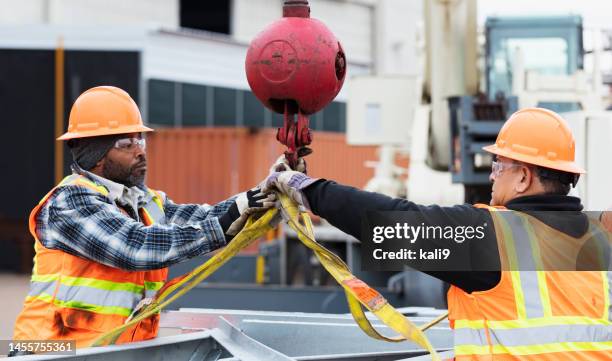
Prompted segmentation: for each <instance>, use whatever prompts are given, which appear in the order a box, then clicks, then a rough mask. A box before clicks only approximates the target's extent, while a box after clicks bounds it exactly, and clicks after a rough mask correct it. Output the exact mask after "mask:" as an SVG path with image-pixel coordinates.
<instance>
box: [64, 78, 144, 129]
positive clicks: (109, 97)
mask: <svg viewBox="0 0 612 361" xmlns="http://www.w3.org/2000/svg"><path fill="white" fill-rule="evenodd" d="M151 131H153V129H151V128H148V127H145V126H144V124H142V117H141V116H140V110H138V106H137V105H136V103H135V102H134V100H133V99H132V98H131V97H130V95H129V94H128V93H126V92H125V91H124V90H122V89H119V88H117V87H114V86H98V87H95V88H91V89H89V90H87V91H85V92H84V93H83V94H81V95H79V97H78V98H77V100H75V102H74V104H73V105H72V109H71V110H70V118H69V119H68V131H67V132H66V133H65V134H64V135H62V136H61V137H59V138H57V140H68V139H74V138H84V137H97V136H100V135H110V134H123V133H140V132H151Z"/></svg>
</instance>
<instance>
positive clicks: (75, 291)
mask: <svg viewBox="0 0 612 361" xmlns="http://www.w3.org/2000/svg"><path fill="white" fill-rule="evenodd" d="M60 186H69V187H86V188H89V189H91V190H94V191H96V192H99V193H102V194H103V195H105V196H106V195H108V190H107V189H106V188H105V187H103V186H101V185H98V184H96V183H94V182H93V181H91V180H89V179H88V178H85V177H83V176H81V175H77V174H73V175H70V176H68V177H66V178H64V180H63V181H62V182H60V184H58V185H57V186H56V187H54V188H53V189H52V190H51V191H50V192H49V193H47V195H45V196H44V197H43V199H42V200H41V201H40V202H39V203H38V205H37V206H36V207H35V208H34V209H33V210H32V212H31V213H30V218H29V226H30V233H31V234H32V236H34V240H35V243H34V249H35V251H36V254H35V256H34V268H33V270H32V279H31V281H30V292H29V294H28V295H27V297H26V299H25V302H24V306H23V310H22V311H21V313H20V314H19V316H18V317H17V321H16V323H15V330H14V336H13V339H14V340H76V347H77V348H80V347H87V346H89V345H90V344H91V342H92V341H93V340H95V339H96V338H97V337H99V336H100V335H102V334H103V333H104V332H106V331H109V330H111V329H113V328H115V327H117V326H119V325H122V324H123V323H124V322H125V321H126V319H127V318H128V317H129V316H130V314H131V313H132V312H133V310H134V309H135V308H136V306H137V305H138V303H139V302H141V300H143V299H145V298H151V297H153V296H154V295H155V293H156V292H157V290H159V289H160V288H161V287H162V285H163V283H164V282H165V281H166V278H167V275H168V269H167V268H163V269H158V270H151V271H134V272H131V271H124V270H121V269H117V268H113V267H109V266H106V265H103V264H100V263H96V262H93V261H90V260H87V259H85V258H81V257H76V256H73V255H70V254H68V253H66V252H63V251H60V250H54V249H48V248H45V247H44V246H43V245H42V243H41V242H40V240H39V239H38V236H37V235H36V216H37V215H38V213H39V211H40V210H41V209H42V207H43V206H44V205H45V203H46V202H47V200H48V199H49V197H50V196H51V195H52V194H53V193H54V192H55V190H57V188H58V187H60ZM149 192H150V194H151V195H152V200H151V201H150V202H148V203H147V204H146V205H145V206H144V207H143V208H140V209H139V213H140V214H141V216H142V219H143V222H144V224H146V225H151V224H153V223H155V222H157V221H161V220H162V219H163V218H164V217H165V215H164V208H163V203H162V199H161V197H160V195H159V194H158V193H157V192H155V191H153V190H150V189H149ZM158 328H159V315H155V316H153V317H150V318H148V319H146V320H143V321H142V322H140V323H139V324H138V325H136V326H134V327H133V328H131V329H129V330H127V331H126V332H124V333H123V334H122V335H121V337H120V338H119V340H118V341H117V343H126V342H131V341H140V340H146V339H150V338H154V337H155V336H156V335H157V330H158Z"/></svg>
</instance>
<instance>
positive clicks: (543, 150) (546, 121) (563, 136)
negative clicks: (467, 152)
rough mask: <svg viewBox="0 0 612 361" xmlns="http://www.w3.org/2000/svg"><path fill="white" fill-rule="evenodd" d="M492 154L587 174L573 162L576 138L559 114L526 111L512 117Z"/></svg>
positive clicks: (500, 134)
mask: <svg viewBox="0 0 612 361" xmlns="http://www.w3.org/2000/svg"><path fill="white" fill-rule="evenodd" d="M483 149H484V150H486V151H487V152H489V153H493V154H496V155H499V156H502V157H506V158H510V159H514V160H517V161H520V162H524V163H528V164H534V165H538V166H541V167H545V168H552V169H556V170H560V171H564V172H568V173H574V174H582V173H586V171H585V170H584V169H582V168H581V167H579V166H578V165H577V164H576V162H575V161H574V156H575V152H576V146H575V144H574V135H573V134H572V131H571V130H570V128H569V126H568V125H567V123H566V122H565V120H564V119H563V118H562V117H561V116H560V115H559V114H557V113H555V112H553V111H550V110H548V109H543V108H525V109H521V110H519V111H517V112H516V113H514V114H512V116H511V117H510V119H508V120H507V121H506V122H505V123H504V126H503V127H502V129H501V130H500V131H499V134H498V135H497V140H496V141H495V144H493V145H488V146H486V147H483Z"/></svg>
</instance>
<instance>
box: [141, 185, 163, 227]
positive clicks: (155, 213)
mask: <svg viewBox="0 0 612 361" xmlns="http://www.w3.org/2000/svg"><path fill="white" fill-rule="evenodd" d="M149 194H150V195H151V196H152V197H151V199H149V201H148V202H147V203H146V204H145V205H144V206H143V207H142V208H144V209H145V210H146V211H147V213H149V216H151V218H152V219H153V223H162V224H163V223H166V222H165V219H166V215H165V213H164V210H163V208H160V207H159V205H158V204H157V203H155V201H154V199H155V198H157V194H155V193H154V192H153V191H151V190H149ZM159 201H160V202H163V200H162V199H160V200H159Z"/></svg>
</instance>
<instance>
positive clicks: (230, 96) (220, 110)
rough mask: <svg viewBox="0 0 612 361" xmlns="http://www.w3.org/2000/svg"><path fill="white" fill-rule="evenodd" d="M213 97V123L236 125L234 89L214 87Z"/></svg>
mask: <svg viewBox="0 0 612 361" xmlns="http://www.w3.org/2000/svg"><path fill="white" fill-rule="evenodd" d="M213 99H214V101H213V106H214V108H213V109H214V112H213V114H214V117H213V124H214V125H215V126H221V127H232V126H236V125H238V117H237V114H236V113H237V111H236V90H235V89H229V88H218V87H215V88H214V96H213Z"/></svg>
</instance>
